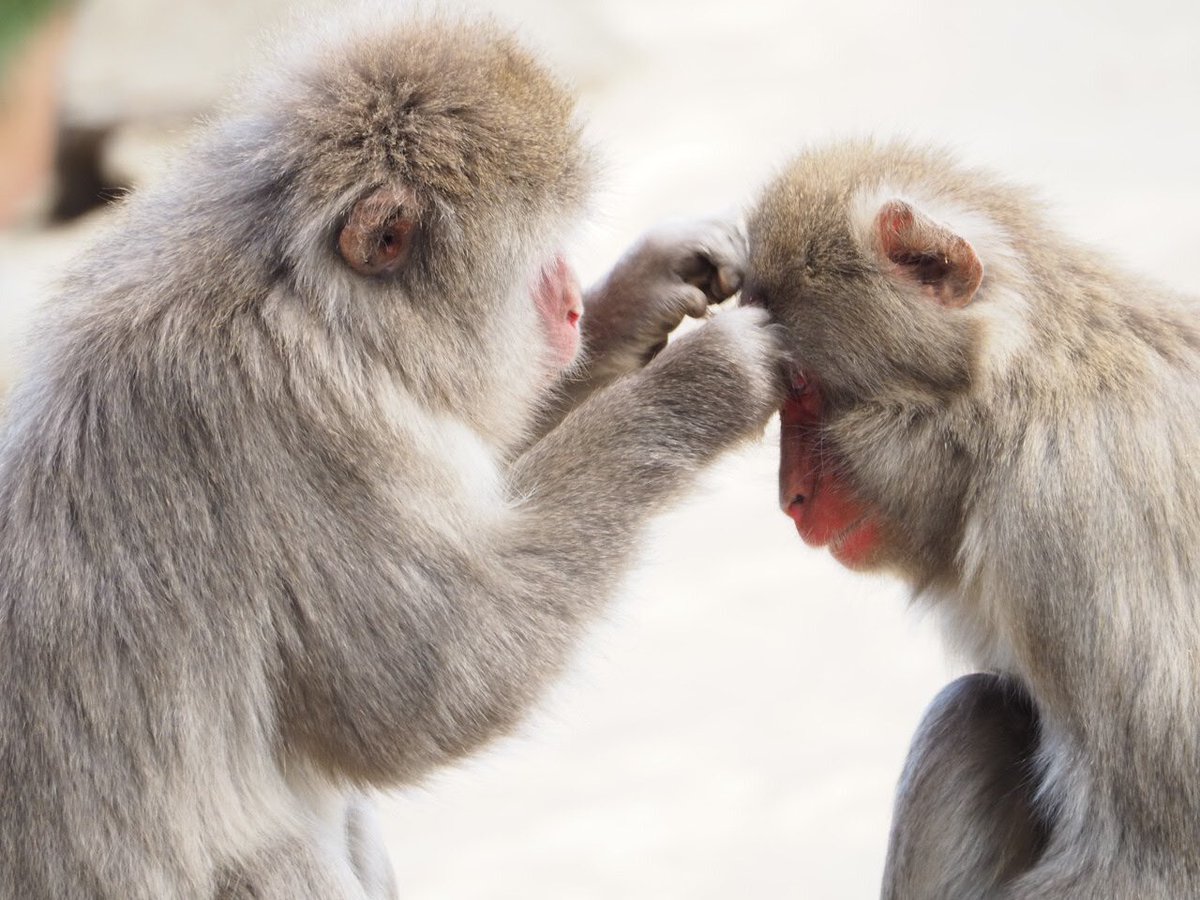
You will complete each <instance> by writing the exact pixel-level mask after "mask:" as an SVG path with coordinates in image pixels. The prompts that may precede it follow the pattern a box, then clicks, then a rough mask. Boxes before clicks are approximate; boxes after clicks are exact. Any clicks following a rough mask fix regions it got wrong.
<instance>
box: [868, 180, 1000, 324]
mask: <svg viewBox="0 0 1200 900" xmlns="http://www.w3.org/2000/svg"><path fill="white" fill-rule="evenodd" d="M875 236H876V239H877V240H878V242H879V249H880V251H881V252H882V254H883V257H884V258H885V259H886V260H888V262H890V263H891V264H892V266H893V267H894V270H895V271H897V272H898V273H899V274H900V277H902V278H904V279H906V280H908V281H911V282H915V283H916V284H918V285H919V286H920V288H921V290H922V291H923V292H925V293H926V294H928V295H929V296H930V297H932V298H933V299H934V300H936V301H937V302H938V303H940V304H942V305H943V306H949V307H953V308H955V309H958V308H961V307H963V306H966V305H967V304H968V303H970V302H971V298H972V297H974V296H975V292H976V291H977V290H978V289H979V284H980V282H981V281H983V263H981V262H980V261H979V257H978V256H977V255H976V253H975V248H973V247H972V246H971V245H970V244H969V243H967V241H966V240H965V239H964V238H962V237H959V236H958V235H957V234H955V233H954V232H953V231H951V230H950V229H949V228H947V227H946V226H945V225H942V224H939V223H938V222H935V221H934V220H933V219H931V218H929V217H928V216H926V215H924V214H923V213H921V212H920V211H919V210H917V209H914V208H913V207H912V206H911V205H910V204H908V203H905V202H904V201H903V200H889V201H888V202H887V203H885V204H883V206H882V207H880V209H879V212H878V214H876V216H875Z"/></svg>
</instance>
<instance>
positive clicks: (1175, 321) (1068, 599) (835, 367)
mask: <svg viewBox="0 0 1200 900" xmlns="http://www.w3.org/2000/svg"><path fill="white" fill-rule="evenodd" d="M748 237H749V243H750V262H749V267H748V270H747V273H746V287H745V288H744V290H743V297H745V298H748V299H749V302H750V303H752V304H755V305H758V306H761V307H765V308H766V309H767V310H768V311H769V312H770V314H771V316H772V318H773V319H774V320H775V321H776V322H778V323H780V324H781V325H782V327H783V328H784V329H785V330H786V333H787V341H788V344H789V346H790V348H791V350H792V352H793V359H794V365H795V371H796V376H795V379H794V381H793V387H792V391H791V393H790V396H789V399H788V401H787V402H786V403H785V405H784V408H783V410H782V448H781V464H780V502H781V505H782V506H783V507H784V509H785V510H786V511H787V513H788V514H789V515H790V516H791V517H792V518H793V519H794V520H795V523H796V526H797V528H798V530H799V532H800V534H801V536H802V537H803V538H804V539H805V540H806V541H807V542H809V543H810V544H814V545H818V546H828V547H829V548H830V550H831V551H832V552H833V554H834V555H835V556H836V557H837V558H838V559H839V560H841V561H842V562H844V563H845V564H847V565H849V566H851V567H852V568H860V569H868V568H871V569H890V570H892V571H894V572H897V573H899V574H900V575H902V576H903V577H905V578H906V579H907V580H908V581H909V582H910V583H911V584H912V585H913V587H914V591H915V594H916V597H917V599H918V601H920V602H922V603H924V604H927V605H929V606H931V607H933V608H934V609H935V610H936V611H937V613H938V615H939V617H940V618H942V619H943V621H944V622H945V624H946V626H947V630H948V633H949V636H950V638H951V640H952V641H953V642H954V643H955V644H956V645H957V646H958V647H959V648H961V649H963V650H965V652H966V653H967V654H968V655H969V656H970V658H971V659H973V661H974V662H975V664H976V665H977V666H978V668H979V669H980V670H981V672H980V673H978V674H975V675H971V676H967V677H965V678H963V679H960V680H958V681H956V682H954V683H953V684H951V685H950V686H949V687H948V688H946V690H945V691H944V692H943V693H942V694H941V695H940V696H939V697H938V699H937V701H936V702H935V703H934V705H933V706H932V708H931V709H930V711H929V712H928V714H927V716H926V719H925V721H924V723H923V724H922V726H921V728H920V731H919V733H918V735H917V738H916V740H915V741H914V743H913V747H912V750H911V753H910V756H909V760H908V763H907V766H906V769H905V772H904V775H903V778H902V781H901V785H900V789H899V795H898V803H897V807H896V811H895V816H894V820H893V830H892V837H891V848H890V853H889V860H888V865H887V871H886V874H885V884H884V890H883V894H884V897H886V898H892V900H901V898H904V900H915V898H954V900H968V898H985V897H1001V898H1020V900H1032V898H1087V900H1093V898H1120V900H1126V898H1128V900H1134V898H1181V897H1196V896H1200V678H1197V675H1196V672H1197V669H1196V660H1197V658H1198V657H1200V602H1198V601H1200V466H1198V465H1197V463H1198V462H1200V314H1198V310H1197V305H1196V301H1195V300H1193V299H1191V298H1185V297H1181V296H1179V295H1177V294H1175V293H1172V292H1171V291H1170V290H1168V289H1166V288H1163V287H1161V286H1159V285H1156V284H1155V283H1153V282H1152V281H1151V280H1149V279H1146V278H1144V277H1141V276H1137V275H1132V274H1130V273H1128V272H1125V271H1123V270H1121V269H1120V268H1118V267H1117V266H1115V265H1113V264H1112V263H1111V262H1110V261H1109V260H1108V259H1107V258H1106V257H1105V256H1104V255H1102V254H1100V253H1097V252H1095V251H1093V250H1089V249H1086V248H1084V247H1082V246H1080V245H1079V244H1078V243H1077V242H1075V241H1072V240H1071V239H1069V238H1067V237H1065V236H1063V235H1062V234H1061V233H1060V232H1059V231H1057V230H1056V229H1055V228H1054V227H1052V226H1051V225H1050V224H1049V223H1048V222H1047V221H1046V219H1045V217H1044V214H1043V213H1042V212H1041V210H1040V209H1039V207H1038V205H1037V204H1036V203H1035V202H1033V201H1032V200H1031V199H1030V197H1029V196H1028V195H1027V194H1026V193H1025V192H1024V191H1022V190H1019V189H1016V188H1013V187H1011V186H1009V185H1006V184H1005V183H1003V182H1002V181H1000V180H999V179H997V178H994V177H992V176H989V175H987V174H984V173H980V172H977V171H973V170H970V169H966V168H963V167H961V166H959V165H957V164H955V163H954V162H953V161H952V160H951V159H949V158H948V157H947V156H946V155H945V154H942V153H937V152H929V151H923V150H919V149H915V148H912V147H909V146H905V145H899V144H873V143H869V142H858V143H844V144H837V145H834V146H830V147H826V148H821V149H814V150H812V151H810V152H807V153H804V154H803V155H801V156H800V157H799V158H798V159H796V160H795V161H794V162H793V163H792V164H790V165H789V166H788V167H787V168H786V170H785V171H784V172H783V173H782V174H781V175H780V176H779V178H778V179H777V180H776V181H775V182H774V183H773V184H772V185H770V186H769V187H768V188H767V189H766V190H765V191H764V193H763V195H762V197H761V199H760V200H759V202H758V204H757V208H756V210H755V212H754V213H753V214H752V216H751V217H750V220H749V225H748Z"/></svg>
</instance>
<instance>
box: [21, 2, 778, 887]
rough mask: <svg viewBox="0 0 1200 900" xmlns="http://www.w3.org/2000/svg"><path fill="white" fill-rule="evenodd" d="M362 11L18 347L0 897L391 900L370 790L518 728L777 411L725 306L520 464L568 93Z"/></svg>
mask: <svg viewBox="0 0 1200 900" xmlns="http://www.w3.org/2000/svg"><path fill="white" fill-rule="evenodd" d="M366 26H367V27H365V28H363V29H362V30H354V29H350V30H348V31H347V30H342V31H337V30H336V29H335V30H334V32H335V36H334V37H333V38H332V39H329V40H317V41H314V42H310V43H308V44H306V45H305V46H304V47H303V48H302V49H301V50H300V51H299V52H297V53H295V54H294V55H293V56H291V57H289V58H285V59H284V61H283V62H281V63H280V65H279V66H278V67H276V68H275V69H273V70H271V71H270V72H269V74H268V76H267V77H266V78H264V79H263V80H262V81H261V82H259V83H258V84H257V85H256V86H254V87H252V88H251V89H250V90H248V91H247V92H246V94H245V96H244V97H243V98H242V99H241V100H239V101H238V102H236V103H234V104H233V105H232V106H231V111H230V113H229V114H228V115H227V116H226V117H225V118H223V119H221V120H219V121H217V122H216V123H214V124H213V125H212V127H211V128H209V129H208V130H207V132H206V133H205V135H204V136H203V137H202V138H201V139H200V141H199V143H198V144H197V145H196V146H195V147H194V148H192V150H191V151H190V152H189V153H188V154H187V155H186V156H185V157H184V158H183V159H182V160H180V161H179V163H178V165H177V166H176V170H175V174H174V176H173V177H172V178H170V179H169V180H168V181H167V183H165V184H164V185H162V186H161V187H158V188H156V189H153V190H149V191H146V192H145V193H142V194H139V195H136V196H134V197H133V198H132V199H131V200H130V201H129V202H128V203H127V204H126V206H125V208H124V210H123V211H122V212H121V213H120V215H119V217H118V218H117V220H116V222H115V223H114V224H113V226H112V228H111V230H110V231H109V233H108V235H107V237H105V238H104V239H103V240H101V242H100V243H99V244H98V245H97V246H96V247H95V248H94V249H93V250H92V251H91V252H90V253H89V254H88V255H87V256H86V257H85V258H84V259H83V260H81V261H80V263H79V264H78V266H77V267H76V269H75V271H74V273H73V274H72V275H71V276H70V277H69V278H68V279H67V280H66V283H65V286H64V287H63V289H62V291H61V294H60V296H59V297H58V298H57V300H55V301H54V303H53V304H52V305H51V307H50V309H49V310H48V313H47V318H46V324H45V326H44V328H43V330H42V332H41V333H40V334H39V335H38V337H37V338H36V344H35V347H36V350H35V352H34V354H33V358H32V360H31V363H30V366H29V368H28V371H27V372H26V375H25V377H24V381H23V383H22V384H21V386H20V387H19V388H18V389H17V390H16V392H15V394H14V396H13V397H12V400H11V406H10V412H9V416H8V421H7V424H6V428H5V431H4V435H3V442H2V445H0V529H2V530H0V683H3V684H4V691H3V692H2V693H0V809H2V810H3V814H2V815H0V897H3V898H13V900H17V898H20V900H31V898H56V900H60V898H120V900H148V898H174V897H181V898H182V897H188V898H192V897H200V898H203V897H214V896H220V897H223V898H232V897H260V898H283V897H289V898H301V897H314V898H315V897H322V898H328V897H356V898H361V897H366V896H369V895H372V896H387V895H389V894H390V893H391V891H392V887H391V885H390V884H389V883H388V878H387V875H386V871H381V868H380V863H379V860H378V856H377V850H376V849H372V848H374V847H377V843H376V841H375V839H374V838H372V837H371V836H370V829H366V830H364V828H363V822H362V820H361V819H360V809H359V807H358V804H360V803H364V802H367V801H365V800H364V799H363V797H362V794H363V792H364V791H370V790H371V789H376V788H388V787H394V786H399V785H405V784H411V783H413V782H414V781H417V780H418V779H420V778H421V777H422V776H423V775H425V774H426V773H428V772H429V771H430V770H431V769H433V768H435V767H437V766H442V765H445V764H446V763H449V762H451V761H453V760H456V759H458V758H460V757H462V756H463V755H465V754H468V753H470V752H472V751H473V750H475V749H476V748H478V747H479V746H481V745H482V744H484V743H485V742H487V741H489V740H492V739H493V738H495V737H497V736H499V735H502V734H504V733H505V732H507V731H509V730H510V729H511V728H512V727H513V725H514V724H515V723H516V722H517V721H518V720H519V719H520V717H521V716H522V714H523V713H524V712H525V711H526V710H527V709H528V708H529V706H530V705H531V704H532V703H534V702H535V701H536V700H537V698H538V696H539V695H540V693H541V691H542V689H543V688H544V686H545V685H546V683H547V681H548V680H550V679H552V678H553V677H554V676H555V674H556V673H557V672H558V671H559V670H560V669H561V668H562V666H563V665H564V662H565V661H566V659H567V656H568V654H569V653H570V650H571V648H572V646H573V644H574V642H575V639H576V638H577V636H578V635H579V633H580V630H581V629H582V628H583V627H584V626H586V625H587V623H588V622H589V621H590V620H592V619H593V618H594V617H595V616H596V615H597V613H598V612H599V611H600V610H601V609H602V608H603V606H604V604H605V601H606V600H608V599H609V598H610V597H611V596H612V594H613V592H614V589H615V588H616V587H617V585H618V583H619V580H620V578H621V576H622V573H623V571H624V570H625V569H626V568H627V567H628V565H629V562H630V560H631V557H632V555H633V553H634V552H635V550H636V548H637V545H638V542H639V540H640V535H641V529H642V526H643V524H644V523H645V522H646V521H647V518H648V517H649V516H650V515H652V514H653V513H655V512H657V511H659V510H661V509H662V508H663V506H664V504H666V503H668V502H669V501H671V500H672V499H673V498H675V497H677V496H678V495H679V494H680V493H681V491H682V490H683V489H684V488H685V487H686V485H687V484H688V483H689V482H690V481H691V479H692V478H693V476H694V474H695V473H696V470H697V469H698V468H699V467H701V466H703V465H705V464H707V463H708V462H710V461H711V460H712V459H713V458H714V457H715V456H717V455H718V454H719V453H720V452H721V451H723V450H725V449H726V448H728V447H730V446H732V445H733V444H735V443H737V442H739V441H741V440H743V439H745V438H747V437H749V436H752V435H753V434H755V433H756V432H758V431H760V430H761V428H762V426H763V424H764V423H765V421H766V419H767V418H768V417H769V415H770V413H771V412H772V410H773V409H774V408H775V407H776V406H777V404H778V402H779V397H778V375H777V370H778V366H779V359H778V350H777V349H776V345H775V341H774V337H773V336H772V334H771V332H770V330H769V329H767V328H766V327H765V317H764V316H762V315H761V314H756V313H755V312H753V311H737V312H733V313H730V314H727V315H723V316H721V317H720V318H719V319H718V320H717V321H716V322H714V323H713V324H711V325H708V326H706V327H704V328H702V329H699V330H697V331H696V332H694V333H692V334H689V335H688V336H686V337H685V338H684V339H682V340H680V341H678V342H677V343H675V344H673V345H672V346H671V347H670V348H669V349H668V350H667V351H665V352H663V353H662V354H661V355H659V356H658V357H657V358H656V359H655V360H654V361H653V362H652V363H651V364H650V365H649V366H647V367H646V368H645V369H642V370H639V371H636V372H633V373H631V374H630V375H629V376H628V377H626V378H623V379H621V380H619V381H617V382H616V383H614V384H613V385H612V386H611V387H609V388H608V389H606V390H604V391H601V392H599V393H597V394H595V395H594V396H592V397H590V398H588V399H587V400H586V401H584V402H583V404H582V406H580V407H579V408H578V409H576V410H575V411H574V412H573V413H571V414H569V415H566V417H565V419H564V420H563V421H562V422H561V424H560V425H559V426H558V427H557V428H555V429H553V430H552V431H550V433H549V434H547V435H546V436H545V437H544V438H543V439H541V440H539V441H537V442H535V443H533V444H532V446H530V447H529V449H528V450H526V451H524V452H520V448H521V447H523V446H525V445H527V444H528V443H529V435H530V434H531V433H532V431H533V429H534V427H535V418H536V415H537V411H538V405H539V403H540V402H541V399H542V398H544V396H545V393H546V385H547V369H546V365H545V364H544V359H543V354H544V350H543V346H544V339H543V336H542V332H541V330H540V325H539V322H538V320H537V318H536V315H535V312H534V306H533V302H532V300H531V299H530V297H529V288H528V286H529V285H530V284H532V283H533V280H534V278H535V276H536V274H537V272H538V271H539V268H540V267H541V266H542V265H543V263H544V261H545V260H546V259H547V258H548V256H550V255H551V254H552V253H553V252H554V250H555V247H556V236H557V235H558V234H560V233H561V231H562V229H563V228H565V227H566V226H567V225H568V224H569V223H571V222H572V221H573V220H574V218H575V217H576V216H577V215H578V214H579V212H580V210H581V209H582V205H583V204H584V202H585V200H586V197H587V193H588V187H589V184H588V182H589V176H588V172H589V168H590V166H589V163H588V159H587V154H586V153H585V152H584V151H583V150H582V149H581V146H580V143H579V139H578V135H577V133H576V127H575V125H574V124H573V121H572V103H571V99H570V97H569V96H567V95H566V94H565V93H564V92H563V91H562V90H561V89H560V88H559V87H558V85H557V84H556V83H555V82H554V81H553V80H552V79H551V78H550V77H549V76H548V75H547V74H546V73H545V72H544V71H543V70H542V69H541V68H540V67H539V66H538V65H537V63H536V62H535V61H533V60H532V59H531V58H530V57H529V56H528V55H527V54H526V53H525V52H524V51H523V50H521V49H520V48H519V47H518V46H517V45H516V44H515V42H514V41H513V40H512V38H511V37H509V36H507V35H504V34H502V33H498V32H496V31H495V30H494V29H491V28H488V27H476V26H466V25H462V24H459V23H455V22H449V21H425V22H417V21H406V22H401V23H399V24H397V23H395V22H386V21H385V22H381V21H378V20H375V21H368V22H367V23H366ZM392 183H402V184H404V185H405V186H406V187H407V188H409V189H411V190H412V191H415V192H416V195H417V196H418V197H419V200H420V208H421V209H422V210H424V211H426V213H427V215H426V216H425V218H424V219H423V220H422V223H421V229H422V230H421V233H420V237H419V239H418V240H419V243H418V246H417V247H416V249H415V251H414V253H413V256H412V258H411V259H410V260H409V263H408V264H407V265H406V267H405V268H404V269H403V270H402V271H401V272H398V273H397V274H396V275H394V276H389V277H386V278H384V277H380V278H364V277H362V276H360V275H357V274H356V273H354V272H352V271H351V270H350V269H349V268H348V267H347V266H346V265H344V264H343V262H342V261H341V260H340V259H339V258H338V257H337V255H336V243H337V233H338V228H339V223H340V222H341V221H343V220H344V219H345V217H346V215H347V213H348V211H349V209H350V207H351V205H352V204H353V203H354V201H355V200H356V199H357V198H359V197H361V196H364V195H365V194H366V193H367V192H368V191H371V190H373V189H374V188H376V187H378V186H379V185H381V184H392ZM669 262H670V261H669V260H667V261H664V262H663V265H668V264H669ZM644 299H645V301H646V303H648V304H655V303H660V302H667V300H664V299H662V298H660V297H657V296H656V295H655V293H654V292H653V291H650V292H648V293H647V294H646V296H645V298H644ZM372 892H375V893H374V894H372Z"/></svg>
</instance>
